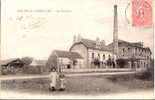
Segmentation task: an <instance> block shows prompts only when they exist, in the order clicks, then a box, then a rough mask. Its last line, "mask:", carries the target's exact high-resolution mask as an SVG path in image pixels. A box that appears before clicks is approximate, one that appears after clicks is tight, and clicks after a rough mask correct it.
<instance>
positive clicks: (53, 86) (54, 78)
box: [49, 68, 58, 91]
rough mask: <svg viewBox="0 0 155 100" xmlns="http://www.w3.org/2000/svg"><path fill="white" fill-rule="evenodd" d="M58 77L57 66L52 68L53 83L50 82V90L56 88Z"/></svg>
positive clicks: (51, 78) (51, 77)
mask: <svg viewBox="0 0 155 100" xmlns="http://www.w3.org/2000/svg"><path fill="white" fill-rule="evenodd" d="M57 79H58V73H57V71H56V69H55V68H52V69H51V73H50V80H51V83H50V88H49V91H55V90H56V85H57Z"/></svg>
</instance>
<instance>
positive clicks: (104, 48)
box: [70, 38, 111, 51]
mask: <svg viewBox="0 0 155 100" xmlns="http://www.w3.org/2000/svg"><path fill="white" fill-rule="evenodd" d="M80 43H82V44H83V45H84V46H85V47H87V48H89V49H95V50H101V51H111V50H110V49H109V48H107V46H103V45H102V46H100V47H99V48H98V47H96V41H94V40H90V39H84V38H82V39H81V40H80V41H79V42H76V43H74V44H73V45H72V46H71V48H72V47H73V46H74V45H76V44H80ZM71 48H70V49H71Z"/></svg>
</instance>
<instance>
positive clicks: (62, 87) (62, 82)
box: [59, 74, 65, 91]
mask: <svg viewBox="0 0 155 100" xmlns="http://www.w3.org/2000/svg"><path fill="white" fill-rule="evenodd" d="M59 78H60V91H64V90H65V75H64V74H60V75H59Z"/></svg>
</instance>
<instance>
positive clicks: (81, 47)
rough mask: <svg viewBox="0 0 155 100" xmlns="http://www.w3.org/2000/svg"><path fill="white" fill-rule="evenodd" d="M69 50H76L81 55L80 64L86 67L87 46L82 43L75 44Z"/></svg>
mask: <svg viewBox="0 0 155 100" xmlns="http://www.w3.org/2000/svg"><path fill="white" fill-rule="evenodd" d="M70 51H71V52H77V53H79V54H80V55H81V56H82V57H83V64H82V68H88V67H89V66H88V65H87V63H88V62H87V60H88V59H87V58H88V57H87V56H88V55H87V53H88V52H87V48H86V47H85V46H84V45H83V44H76V45H74V46H73V47H72V48H71V50H70Z"/></svg>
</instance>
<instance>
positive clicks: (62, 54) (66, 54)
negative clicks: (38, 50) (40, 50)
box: [54, 50, 83, 60]
mask: <svg viewBox="0 0 155 100" xmlns="http://www.w3.org/2000/svg"><path fill="white" fill-rule="evenodd" d="M54 52H55V53H56V55H57V56H58V57H62V58H69V59H72V60H73V59H83V58H82V56H81V55H80V54H79V53H77V52H70V51H62V50H55V51H54Z"/></svg>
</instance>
